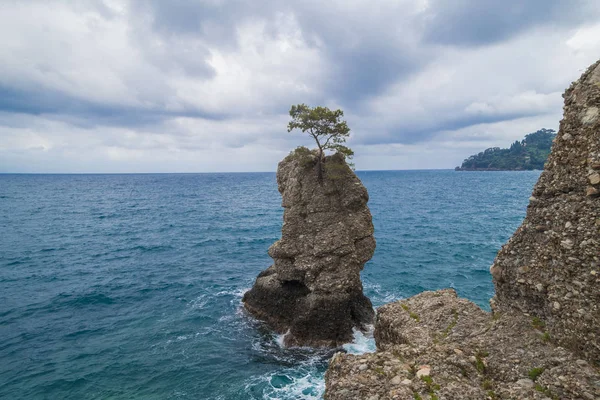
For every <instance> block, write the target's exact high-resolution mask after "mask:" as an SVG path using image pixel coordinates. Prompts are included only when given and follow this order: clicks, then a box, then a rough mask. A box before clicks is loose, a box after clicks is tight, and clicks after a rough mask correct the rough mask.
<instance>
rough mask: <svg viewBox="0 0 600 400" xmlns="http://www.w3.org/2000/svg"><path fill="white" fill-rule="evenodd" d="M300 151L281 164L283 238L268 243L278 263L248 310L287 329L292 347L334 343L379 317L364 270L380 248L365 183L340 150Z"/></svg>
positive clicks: (253, 292)
mask: <svg viewBox="0 0 600 400" xmlns="http://www.w3.org/2000/svg"><path fill="white" fill-rule="evenodd" d="M315 164H316V155H315V154H314V153H313V154H312V155H306V154H302V153H300V152H298V151H297V152H293V153H291V154H290V155H289V156H287V157H286V158H285V159H284V160H283V161H281V162H280V163H279V166H278V168H277V184H278V188H279V192H280V193H281V196H282V205H283V207H284V213H283V227H282V230H281V239H280V240H278V241H277V242H275V243H274V244H273V245H272V246H271V247H270V248H269V255H270V256H271V257H272V258H273V260H274V264H273V265H272V266H270V267H269V268H267V269H266V270H264V271H263V272H261V273H260V274H259V275H258V277H257V279H256V282H255V284H254V286H253V287H252V289H250V290H249V291H248V292H247V293H246V294H245V295H244V298H243V302H244V305H245V307H246V309H247V310H248V311H249V312H250V313H251V314H253V315H254V316H256V317H257V318H259V319H261V320H264V321H265V322H267V323H268V324H269V325H270V326H271V327H273V328H274V329H275V330H276V331H278V332H280V333H286V335H285V336H284V344H285V345H288V346H295V345H302V346H306V345H308V346H330V347H335V346H339V345H341V344H343V343H346V342H349V341H351V340H352V338H353V332H352V330H353V328H360V329H364V328H365V327H366V325H367V324H370V323H372V321H373V317H374V311H373V307H372V305H371V302H370V301H369V299H368V298H367V297H366V296H365V295H364V294H363V291H362V283H361V281H360V271H361V270H362V269H363V267H364V264H365V263H366V262H367V261H368V260H369V259H371V257H372V256H373V253H374V251H375V238H374V237H373V223H372V220H371V213H370V211H369V208H368V207H367V201H368V199H369V196H368V193H367V190H366V188H365V187H364V186H363V185H362V183H361V182H360V180H359V179H358V177H357V176H356V175H355V174H354V172H353V171H352V170H351V169H350V167H348V165H347V164H346V162H345V160H344V157H343V156H342V155H341V154H335V155H332V156H328V157H326V158H325V161H324V165H325V174H324V179H323V181H319V180H318V179H317V174H316V173H315V171H314V165H315Z"/></svg>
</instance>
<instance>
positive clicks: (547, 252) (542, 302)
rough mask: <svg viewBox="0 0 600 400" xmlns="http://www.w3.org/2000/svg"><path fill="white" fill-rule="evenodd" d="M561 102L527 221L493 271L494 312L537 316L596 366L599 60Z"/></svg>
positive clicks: (599, 350) (599, 336) (599, 321)
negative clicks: (559, 118) (557, 125)
mask: <svg viewBox="0 0 600 400" xmlns="http://www.w3.org/2000/svg"><path fill="white" fill-rule="evenodd" d="M564 99H565V106H564V118H563V120H562V121H561V122H560V130H559V132H558V135H557V137H556V139H555V142H554V146H553V148H552V153H551V154H550V157H549V158H548V161H547V163H546V167H545V169H544V171H543V172H542V175H541V176H540V179H539V181H538V182H537V184H536V185H535V187H534V189H533V195H532V197H531V199H530V200H531V201H530V203H529V207H528V209H527V217H526V218H525V220H524V221H523V224H522V225H521V227H519V229H518V230H517V231H516V233H515V234H514V235H513V237H512V238H511V239H510V240H509V241H508V243H507V244H506V245H505V246H504V247H503V248H502V250H500V252H499V253H498V256H497V257H496V260H495V262H494V264H493V265H492V268H491V273H492V276H493V277H494V284H495V286H496V297H495V298H494V300H493V301H492V306H493V307H494V308H495V309H497V310H499V311H506V310H511V309H512V310H518V311H521V312H525V313H529V314H531V315H532V316H536V317H538V318H540V319H541V320H543V321H544V322H545V324H546V329H547V330H548V332H549V334H550V335H551V337H552V338H553V340H555V341H556V342H557V343H558V344H560V345H562V346H564V347H567V348H569V349H572V350H574V351H576V352H578V353H579V354H580V355H581V356H582V357H584V358H586V359H588V360H589V361H599V360H600V258H599V257H600V198H599V197H598V193H599V192H600V113H599V110H600V62H597V63H596V64H594V65H593V66H592V67H590V68H589V69H588V70H587V72H585V73H584V74H583V76H582V77H581V78H580V79H579V80H578V81H577V82H575V83H573V84H572V85H571V87H570V88H569V89H568V90H567V91H566V92H565V94H564Z"/></svg>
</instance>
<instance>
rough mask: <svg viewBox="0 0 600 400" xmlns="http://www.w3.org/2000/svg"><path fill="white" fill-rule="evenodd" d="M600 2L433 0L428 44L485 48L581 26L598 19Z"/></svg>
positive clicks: (426, 35) (426, 21) (429, 19)
mask: <svg viewBox="0 0 600 400" xmlns="http://www.w3.org/2000/svg"><path fill="white" fill-rule="evenodd" d="M599 11H600V2H595V1H591V2H590V1H584V0H526V1H524V0H502V1H498V0H454V1H448V0H433V1H431V3H430V8H429V9H428V12H427V13H426V14H425V16H424V17H425V18H424V22H425V26H426V29H425V38H426V40H427V41H432V42H436V43H442V44H446V45H483V44H489V43H494V42H499V41H503V40H506V39H508V38H510V37H513V36H516V35H518V34H520V33H522V32H523V31H525V30H528V29H531V28H533V27H536V26H539V25H548V26H557V27H563V26H577V25H578V24H581V23H582V22H585V21H594V19H595V18H598V16H599Z"/></svg>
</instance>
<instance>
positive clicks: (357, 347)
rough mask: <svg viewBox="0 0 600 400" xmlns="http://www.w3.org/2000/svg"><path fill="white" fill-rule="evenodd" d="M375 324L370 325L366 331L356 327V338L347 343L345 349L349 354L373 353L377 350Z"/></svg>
mask: <svg viewBox="0 0 600 400" xmlns="http://www.w3.org/2000/svg"><path fill="white" fill-rule="evenodd" d="M373 329H374V327H373V325H369V326H368V329H367V331H366V332H364V333H363V332H361V331H360V330H359V329H354V332H353V334H354V340H353V341H352V342H351V343H347V344H345V345H344V346H343V347H344V350H346V351H347V352H348V353H349V354H364V353H373V352H374V351H375V350H376V345H375V339H374V338H373Z"/></svg>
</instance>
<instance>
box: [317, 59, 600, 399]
mask: <svg viewBox="0 0 600 400" xmlns="http://www.w3.org/2000/svg"><path fill="white" fill-rule="evenodd" d="M564 97H565V108H564V113H565V115H564V119H563V120H562V121H561V124H560V131H559V133H558V136H557V138H556V141H555V143H554V146H553V148H552V153H551V155H550V157H549V159H548V162H547V163H546V167H545V170H544V172H543V173H542V175H541V176H540V179H539V181H538V183H537V184H536V186H535V188H534V190H533V196H532V198H531V201H530V205H529V208H528V211H527V217H526V218H525V220H524V222H523V224H522V226H521V227H520V228H519V229H518V230H517V231H516V233H515V234H514V236H513V237H512V238H511V239H510V240H509V242H508V243H507V244H506V245H505V246H504V247H503V248H502V250H501V251H500V252H499V253H498V256H497V257H496V260H495V261H494V264H493V265H492V268H491V269H490V271H491V273H492V276H493V280H494V284H495V286H496V296H495V297H494V299H492V300H491V304H492V311H493V314H490V313H487V312H485V311H483V310H481V309H480V308H479V307H477V306H476V305H475V304H473V303H471V302H469V301H468V300H464V299H460V298H458V297H457V296H456V293H455V292H454V291H453V290H451V289H447V290H441V291H437V292H424V293H421V294H419V295H417V296H414V297H411V298H409V299H407V300H403V301H399V302H395V303H391V304H387V305H385V306H383V307H380V308H379V309H378V313H377V319H376V323H375V340H376V342H377V352H376V353H372V354H363V355H358V356H356V355H347V354H343V353H337V354H336V355H335V356H334V357H333V358H332V360H331V361H330V365H329V369H328V371H327V373H326V393H325V399H328V400H338V399H340V400H341V399H370V400H385V399H421V400H426V399H428V400H443V399H448V400H454V399H456V400H459V399H464V400H470V399H473V400H475V399H490V400H495V399H515V400H517V399H540V400H542V399H544V400H548V399H551V400H557V399H560V400H563V399H564V400H567V399H568V400H571V399H586V400H600V347H599V342H598V336H599V335H600V309H599V307H600V290H599V289H600V280H599V278H600V276H599V275H600V268H599V267H598V265H599V257H600V197H599V193H600V112H599V109H600V62H598V63H596V64H594V65H592V66H591V67H590V68H589V69H588V70H587V71H586V72H585V73H584V74H583V76H582V77H581V78H580V79H579V80H578V81H577V82H575V83H573V85H572V86H571V87H570V88H569V89H568V90H567V91H566V93H565V96H564Z"/></svg>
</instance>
